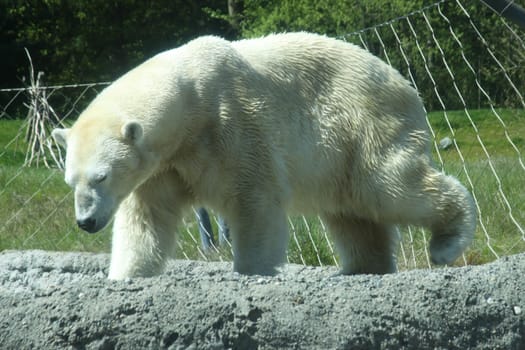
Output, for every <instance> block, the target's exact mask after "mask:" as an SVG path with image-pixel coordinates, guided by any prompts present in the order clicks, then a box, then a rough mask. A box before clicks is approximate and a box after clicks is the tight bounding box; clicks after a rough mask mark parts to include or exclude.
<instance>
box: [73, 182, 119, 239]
mask: <svg viewBox="0 0 525 350" xmlns="http://www.w3.org/2000/svg"><path fill="white" fill-rule="evenodd" d="M103 192H104V191H101V190H97V189H95V188H90V187H88V186H77V188H76V189H75V216H76V221H77V225H78V227H79V228H81V229H82V230H84V231H86V232H89V233H96V232H98V231H100V230H102V229H103V228H104V227H106V226H107V224H108V223H109V221H110V220H111V217H112V216H113V212H114V209H113V207H114V205H113V203H114V200H113V199H112V198H111V196H108V195H105V194H104V193H103Z"/></svg>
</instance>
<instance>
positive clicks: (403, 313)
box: [0, 251, 525, 350]
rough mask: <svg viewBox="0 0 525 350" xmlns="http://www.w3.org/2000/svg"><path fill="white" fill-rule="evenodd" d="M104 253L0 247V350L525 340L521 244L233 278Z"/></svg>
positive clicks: (212, 266) (443, 345)
mask: <svg viewBox="0 0 525 350" xmlns="http://www.w3.org/2000/svg"><path fill="white" fill-rule="evenodd" d="M108 264H109V258H108V256H107V255H103V254H85V253H50V252H42V251H5V252H2V253H0V348H1V349H62V348H64V349H65V348H67V349H71V348H74V349H163V348H169V349H179V348H180V349H185V348H191V349H225V348H233V349H256V348H259V349H516V350H519V349H525V254H520V255H515V256H509V257H505V258H502V259H500V260H498V261H497V262H495V263H491V264H487V265H483V266H469V267H464V268H445V269H435V270H414V271H408V272H402V273H398V274H393V275H386V276H370V275H368V276H334V273H335V272H336V270H335V269H334V268H318V267H304V266H298V265H286V266H285V267H284V268H283V269H282V273H281V274H280V275H278V276H276V277H261V276H251V277H248V276H241V275H238V274H235V273H232V272H231V264H229V263H206V262H195V261H183V260H177V261H173V262H172V263H170V264H169V266H168V269H167V271H166V272H165V273H164V274H163V275H162V276H158V277H154V278H146V279H142V278H137V279H131V280H126V281H121V282H115V281H109V280H107V279H106V278H105V276H106V273H107V267H108Z"/></svg>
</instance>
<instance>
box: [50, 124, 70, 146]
mask: <svg viewBox="0 0 525 350" xmlns="http://www.w3.org/2000/svg"><path fill="white" fill-rule="evenodd" d="M68 135H69V129H60V128H56V129H54V130H53V131H52V132H51V136H52V137H53V139H55V141H56V143H58V144H59V145H60V146H62V147H64V148H67V136H68Z"/></svg>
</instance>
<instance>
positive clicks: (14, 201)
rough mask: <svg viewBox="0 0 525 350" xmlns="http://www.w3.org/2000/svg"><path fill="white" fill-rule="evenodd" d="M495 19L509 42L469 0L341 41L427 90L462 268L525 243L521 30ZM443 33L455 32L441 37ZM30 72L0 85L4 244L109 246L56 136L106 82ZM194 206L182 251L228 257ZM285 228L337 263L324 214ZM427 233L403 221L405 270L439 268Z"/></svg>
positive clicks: (308, 258)
mask: <svg viewBox="0 0 525 350" xmlns="http://www.w3.org/2000/svg"><path fill="white" fill-rule="evenodd" d="M491 20H493V21H494V22H496V21H497V22H498V23H499V25H500V27H503V28H505V31H504V32H502V33H501V36H500V37H504V38H505V40H503V41H498V42H491V41H489V40H488V39H487V38H486V37H485V34H486V33H490V31H491V30H492V28H491V26H487V25H482V24H480V23H478V21H476V19H475V18H471V16H470V15H469V13H468V11H467V10H466V9H465V7H464V6H463V4H462V2H461V1H459V0H458V1H445V0H443V1H439V2H437V3H435V4H432V5H430V6H428V7H425V8H423V9H421V10H419V11H416V12H413V13H410V14H408V15H407V16H404V17H400V18H396V19H393V20H391V21H388V22H386V23H382V24H380V25H377V26H374V27H372V28H367V29H363V30H361V31H359V32H355V33H349V34H348V35H346V36H344V37H342V38H340V39H342V40H347V41H349V42H353V43H356V44H358V45H361V46H363V47H365V48H366V49H368V50H370V51H371V52H373V53H374V54H376V55H378V56H380V57H381V58H383V59H384V60H385V61H387V62H388V63H389V64H391V65H393V66H394V67H396V68H397V69H399V70H400V71H401V72H402V73H403V74H404V75H405V76H406V77H407V78H408V79H409V80H410V81H411V82H412V83H413V85H414V86H415V87H416V88H417V89H418V91H419V92H420V94H421V96H422V97H423V99H424V101H425V105H426V106H427V110H428V123H429V125H430V127H431V130H432V137H433V143H434V147H433V156H434V159H435V161H436V166H437V167H438V168H441V169H442V170H443V171H445V172H447V173H449V174H451V175H454V176H456V177H458V178H459V179H460V180H461V181H462V182H463V183H464V184H465V185H466V186H467V187H468V188H469V190H470V191H471V192H472V193H473V195H474V198H475V201H476V206H477V209H478V212H479V222H478V230H477V233H476V238H475V241H474V243H473V244H472V246H471V247H470V248H469V250H468V251H467V252H465V254H464V255H463V257H462V259H459V260H458V262H457V264H460V265H467V264H479V263H484V262H488V261H491V260H494V259H497V258H499V257H501V256H504V255H509V254H514V253H518V252H525V231H524V226H525V225H524V222H525V191H523V188H522V187H523V186H524V185H525V163H524V160H523V154H524V152H525V111H524V108H525V102H524V99H523V95H522V93H521V90H522V88H523V84H524V83H525V38H524V35H523V32H521V31H519V30H518V29H517V27H515V26H514V24H511V23H507V22H506V20H505V18H504V17H501V16H500V15H499V14H497V13H494V14H493V18H492V19H491ZM483 23H487V21H483ZM443 33H445V34H446V35H447V36H448V37H449V38H452V39H453V40H449V41H447V43H446V44H445V43H444V42H442V41H441V40H440V38H442V37H443V35H444V34H443ZM491 37H494V36H491ZM502 42H504V43H505V47H504V49H502ZM450 43H451V44H450ZM481 58H483V59H481ZM30 71H31V74H30V79H29V83H30V84H31V85H30V86H29V87H24V88H14V89H1V90H0V108H1V111H0V113H1V114H0V250H5V249H46V250H80V251H109V250H110V241H111V232H110V229H105V230H104V231H103V232H101V233H98V234H94V235H89V234H86V233H84V232H81V231H80V230H79V229H78V228H77V227H76V224H75V219H74V210H73V196H72V193H71V190H70V189H69V188H68V187H67V186H66V185H65V183H64V181H63V174H62V171H61V169H60V168H61V162H62V159H63V157H64V154H63V153H62V151H61V150H60V149H59V148H57V147H56V145H54V143H53V142H52V140H51V139H50V138H49V135H50V131H51V130H52V129H53V128H54V127H56V126H57V125H66V126H67V125H69V124H70V123H72V121H73V120H74V119H75V118H76V116H78V115H79V113H80V112H81V111H82V110H83V108H84V107H85V106H86V105H87V104H88V103H89V101H91V100H92V99H93V98H94V97H95V96H96V95H97V94H98V93H99V92H100V91H101V90H102V89H104V87H105V86H107V85H108V84H109V83H108V82H104V83H94V84H72V85H62V86H43V85H41V78H42V75H41V74H36V75H34V74H33V73H32V72H33V70H32V69H30ZM198 211H201V209H200V208H195V211H194V212H191V213H188V215H187V216H186V217H185V219H184V220H183V223H182V225H181V227H180V230H179V252H178V257H179V258H186V259H204V260H229V259H231V254H232V253H231V249H230V245H229V242H228V239H227V236H226V237H224V238H226V239H221V240H220V242H222V244H219V243H215V242H219V241H218V240H217V239H214V240H208V242H204V243H203V242H202V239H201V236H204V237H205V238H206V236H207V237H213V236H214V235H215V236H216V235H217V232H218V231H219V230H221V229H223V230H224V227H223V226H222V223H221V222H220V218H218V217H217V216H216V215H215V213H213V212H209V219H210V220H209V223H208V222H203V219H202V216H200V218H201V219H200V220H198V219H196V218H197V217H199V216H198V215H197V213H198ZM289 226H290V245H289V251H288V260H289V261H290V262H293V263H300V264H305V265H327V264H329V265H334V264H335V265H337V257H336V256H335V254H334V250H333V245H332V243H331V241H330V238H329V234H328V233H327V231H326V229H325V227H324V225H323V223H322V222H321V221H320V220H319V219H318V218H316V217H302V216H300V217H290V218H289ZM428 239H429V233H428V232H426V231H425V230H422V229H419V228H415V227H406V228H403V240H402V243H401V245H400V249H399V257H398V264H399V268H400V269H412V268H420V267H429V268H430V267H431V264H430V259H429V254H428V251H427V248H426V247H427V241H428Z"/></svg>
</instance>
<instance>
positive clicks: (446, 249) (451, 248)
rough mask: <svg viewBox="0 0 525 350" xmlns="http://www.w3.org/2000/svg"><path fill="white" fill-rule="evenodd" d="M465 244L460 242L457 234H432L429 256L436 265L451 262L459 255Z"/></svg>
mask: <svg viewBox="0 0 525 350" xmlns="http://www.w3.org/2000/svg"><path fill="white" fill-rule="evenodd" d="M466 246H467V244H465V242H462V240H461V237H460V236H459V235H440V236H436V235H435V236H433V237H432V239H431V240H430V258H431V260H432V263H434V264H436V265H445V264H447V265H448V264H451V263H453V262H454V261H455V260H456V259H457V258H458V257H459V256H460V255H461V253H463V250H464V249H465V247H466Z"/></svg>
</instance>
